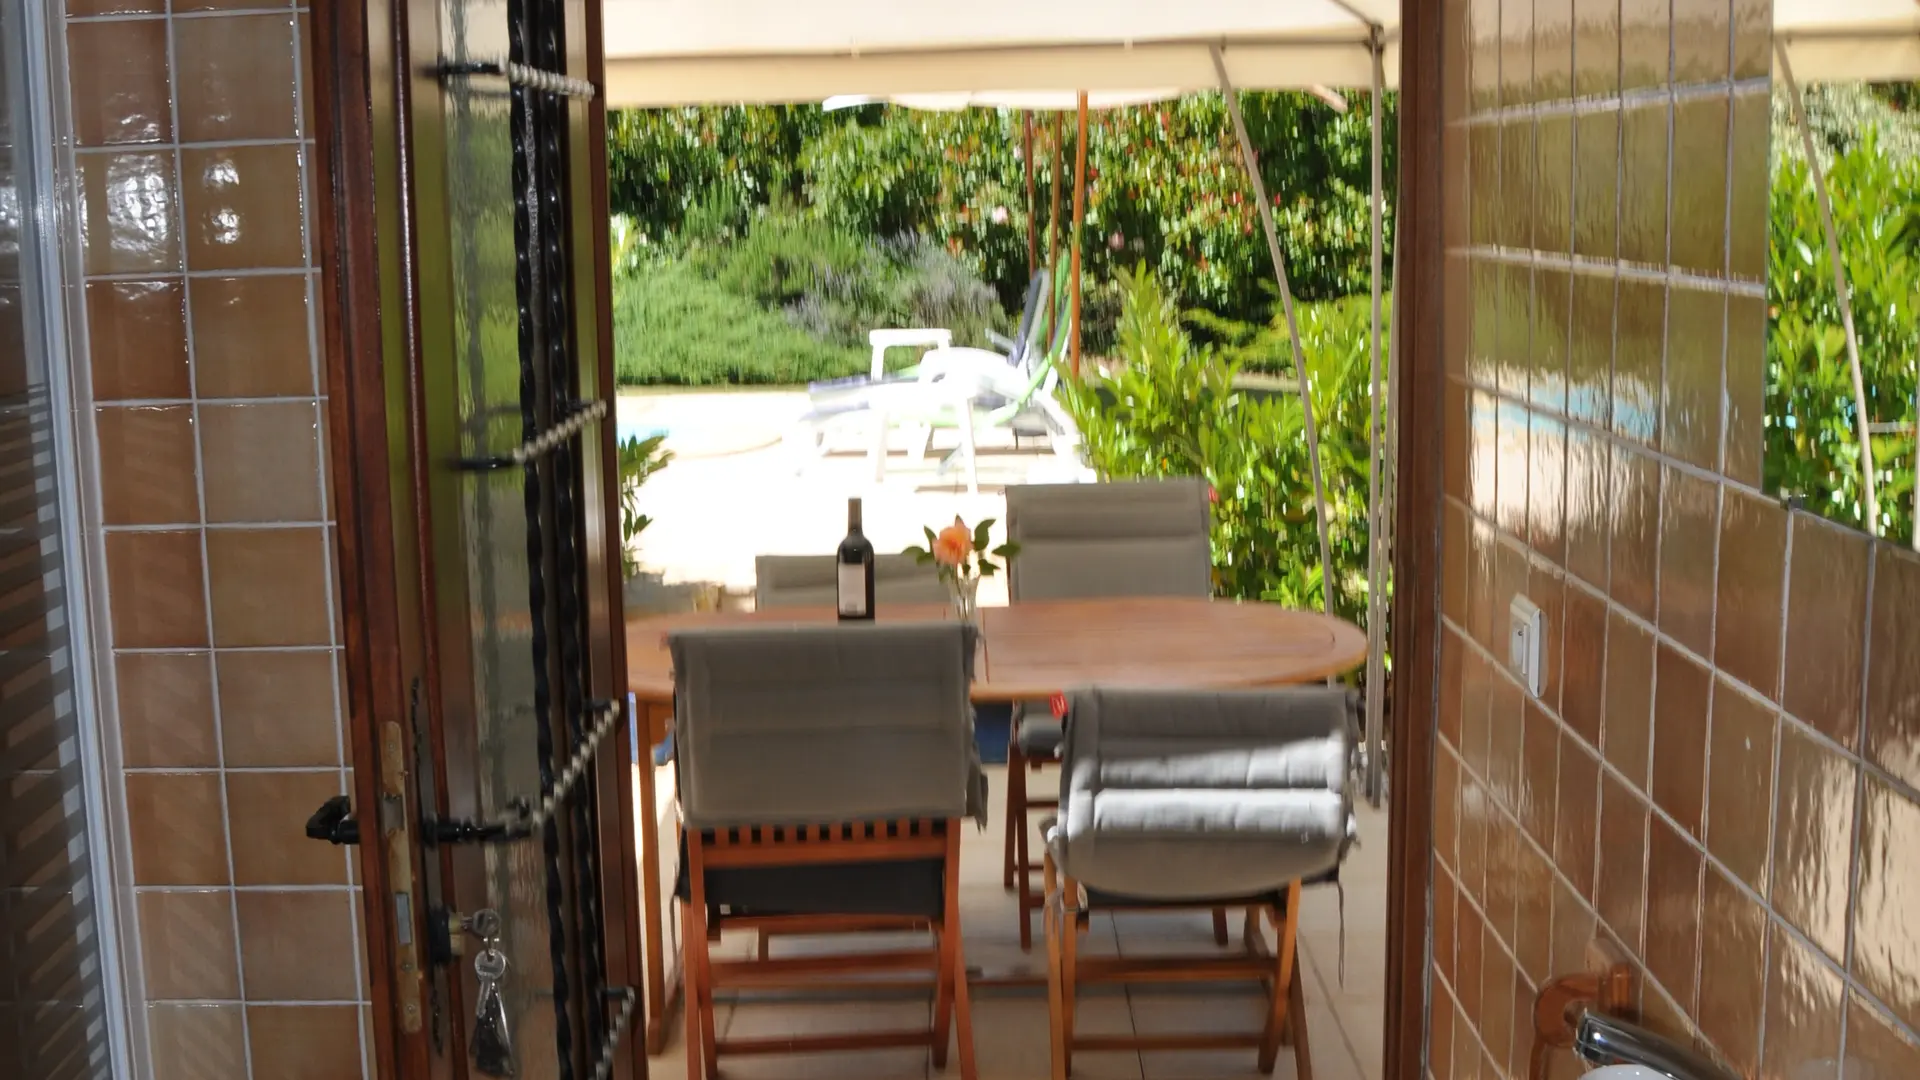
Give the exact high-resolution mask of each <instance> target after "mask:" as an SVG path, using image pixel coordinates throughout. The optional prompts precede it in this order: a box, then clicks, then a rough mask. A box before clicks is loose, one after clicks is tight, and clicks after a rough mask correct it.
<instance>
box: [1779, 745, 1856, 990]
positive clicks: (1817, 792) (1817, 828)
mask: <svg viewBox="0 0 1920 1080" xmlns="http://www.w3.org/2000/svg"><path fill="white" fill-rule="evenodd" d="M1858 768H1859V766H1857V765H1852V764H1849V763H1848V761H1847V759H1846V758H1844V757H1842V756H1841V755H1840V754H1839V753H1837V752H1836V751H1834V750H1832V749H1830V748H1828V747H1827V746H1826V745H1824V744H1823V743H1821V742H1819V741H1817V740H1816V739H1815V738H1814V737H1813V736H1811V735H1808V734H1806V733H1804V732H1803V731H1801V730H1800V729H1799V728H1798V727H1796V726H1794V725H1791V724H1788V725H1784V726H1782V728H1781V729H1780V788H1779V804H1778V806H1777V808H1776V810H1775V813H1776V815H1777V818H1778V820H1777V821H1776V822H1775V824H1774V840H1773V889H1772V892H1771V894H1770V897H1769V899H1770V900H1771V902H1772V904H1773V907H1774V910H1775V911H1777V912H1779V913H1780V915H1781V917H1782V918H1785V919H1786V920H1787V921H1788V922H1789V923H1792V924H1793V925H1794V926H1795V927H1797V928H1799V929H1800V931H1801V932H1802V933H1805V934H1806V935H1807V937H1809V938H1811V939H1812V940H1813V942H1814V943H1815V944H1817V945H1819V946H1820V947H1821V948H1823V949H1825V950H1826V951H1827V954H1828V955H1829V956H1832V957H1835V958H1839V957H1841V956H1842V955H1844V953H1845V950H1846V940H1847V864H1848V862H1849V860H1850V859H1851V857H1852V843H1851V840H1852V837H1853V816H1854V813H1853V811H1854V803H1853V800H1854V789H1855V783H1854V781H1855V776H1856V771H1857V770H1858Z"/></svg>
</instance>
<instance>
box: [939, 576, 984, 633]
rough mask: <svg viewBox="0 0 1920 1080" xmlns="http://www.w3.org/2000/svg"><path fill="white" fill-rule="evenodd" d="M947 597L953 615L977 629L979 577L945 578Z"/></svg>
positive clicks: (978, 619)
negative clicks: (950, 603) (951, 605)
mask: <svg viewBox="0 0 1920 1080" xmlns="http://www.w3.org/2000/svg"><path fill="white" fill-rule="evenodd" d="M947 599H948V600H949V601H950V602H952V604H953V617H954V618H955V619H958V620H959V621H960V622H962V623H965V624H966V625H968V626H971V627H974V628H975V629H978V628H979V626H980V579H979V578H977V577H951V578H948V579H947Z"/></svg>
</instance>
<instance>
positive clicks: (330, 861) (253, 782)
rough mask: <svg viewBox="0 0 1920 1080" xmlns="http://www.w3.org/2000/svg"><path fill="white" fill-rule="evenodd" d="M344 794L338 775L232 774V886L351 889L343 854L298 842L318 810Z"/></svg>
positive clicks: (229, 777) (229, 786)
mask: <svg viewBox="0 0 1920 1080" xmlns="http://www.w3.org/2000/svg"><path fill="white" fill-rule="evenodd" d="M342 793H343V792H342V789H341V786H340V774H339V773H338V772H337V771H334V772H269V773H255V772H237V773H228V774H227V807H228V813H229V815H230V817H231V820H232V822H233V880H234V884H236V885H242V886H245V885H345V884H347V860H346V857H345V853H344V852H342V850H341V849H339V848H336V847H334V846H333V845H331V844H314V843H307V844H302V843H297V842H296V841H298V840H301V839H305V837H304V836H303V835H302V829H303V827H304V825H305V823H306V820H307V816H308V815H310V814H312V813H313V810H314V807H317V806H319V805H320V804H321V803H323V802H326V801H327V800H328V799H330V798H332V797H333V796H335V795H339V794H342Z"/></svg>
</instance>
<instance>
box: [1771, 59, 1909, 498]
mask: <svg viewBox="0 0 1920 1080" xmlns="http://www.w3.org/2000/svg"><path fill="white" fill-rule="evenodd" d="M1773 51H1774V54H1775V55H1777V56H1778V57H1779V58H1780V76H1781V78H1783V79H1785V80H1786V83H1787V100H1788V101H1791V102H1792V103H1793V122H1794V124H1795V126H1797V127H1798V128H1799V129H1800V145H1801V146H1802V147H1803V148H1805V150H1806V152H1807V171H1808V172H1810V173H1812V174H1813V193H1814V195H1815V196H1817V197H1818V199H1819V200H1820V228H1821V231H1823V232H1825V233H1826V235H1827V258H1828V259H1829V260H1830V261H1831V262H1832V263H1833V294H1834V297H1835V298H1836V299H1838V300H1839V301H1840V326H1841V328H1842V329H1844V330H1845V331H1846V332H1847V364H1848V365H1849V366H1850V367H1851V368H1852V369H1853V411H1854V414H1855V415H1854V419H1855V420H1857V421H1858V422H1859V428H1860V484H1861V494H1862V496H1863V499H1862V501H1863V502H1864V503H1865V504H1866V505H1865V508H1864V509H1865V510H1866V514H1867V534H1868V535H1869V536H1879V535H1880V500H1879V497H1878V496H1877V495H1875V494H1874V490H1873V442H1872V439H1871V437H1870V433H1869V431H1868V426H1867V425H1868V418H1867V387H1866V380H1864V379H1863V378H1861V376H1860V340H1859V338H1858V337H1856V336H1855V335H1854V332H1853V301H1852V299H1851V298H1849V297H1848V295H1847V268H1846V267H1845V266H1844V265H1842V264H1841V262H1840V236H1839V234H1838V233H1836V232H1835V231H1834V228H1833V202H1832V201H1831V200H1830V199H1829V198H1828V197H1827V175H1826V173H1825V172H1824V171H1822V170H1821V168H1820V158H1819V155H1817V154H1816V153H1815V152H1814V148H1813V129H1812V128H1810V127H1808V126H1807V108H1806V104H1805V103H1804V102H1803V101H1801V100H1800V84H1799V83H1797V82H1795V81H1794V79H1793V64H1792V63H1791V62H1790V61H1788V59H1787V43H1786V41H1785V40H1784V39H1781V38H1775V39H1774V41H1773ZM1916 532H1920V529H1916Z"/></svg>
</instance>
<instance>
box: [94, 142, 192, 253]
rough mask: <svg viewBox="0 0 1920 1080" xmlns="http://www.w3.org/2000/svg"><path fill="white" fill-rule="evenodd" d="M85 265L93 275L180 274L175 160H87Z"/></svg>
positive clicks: (159, 156)
mask: <svg viewBox="0 0 1920 1080" xmlns="http://www.w3.org/2000/svg"><path fill="white" fill-rule="evenodd" d="M75 167H76V170H77V171H78V173H79V180H80V198H81V213H82V214H83V215H85V220H84V224H83V225H82V227H81V233H80V235H81V239H82V253H81V261H82V263H83V265H84V267H85V269H86V272H87V273H89V274H164V273H167V272H169V271H172V272H178V271H179V269H180V265H181V264H180V225H179V219H178V215H179V206H180V197H179V195H180V186H179V182H178V181H177V180H176V179H175V178H174V172H173V155H171V154H166V153H151V152H147V153H125V154H83V155H81V156H80V157H79V158H77V159H76V166H75Z"/></svg>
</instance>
